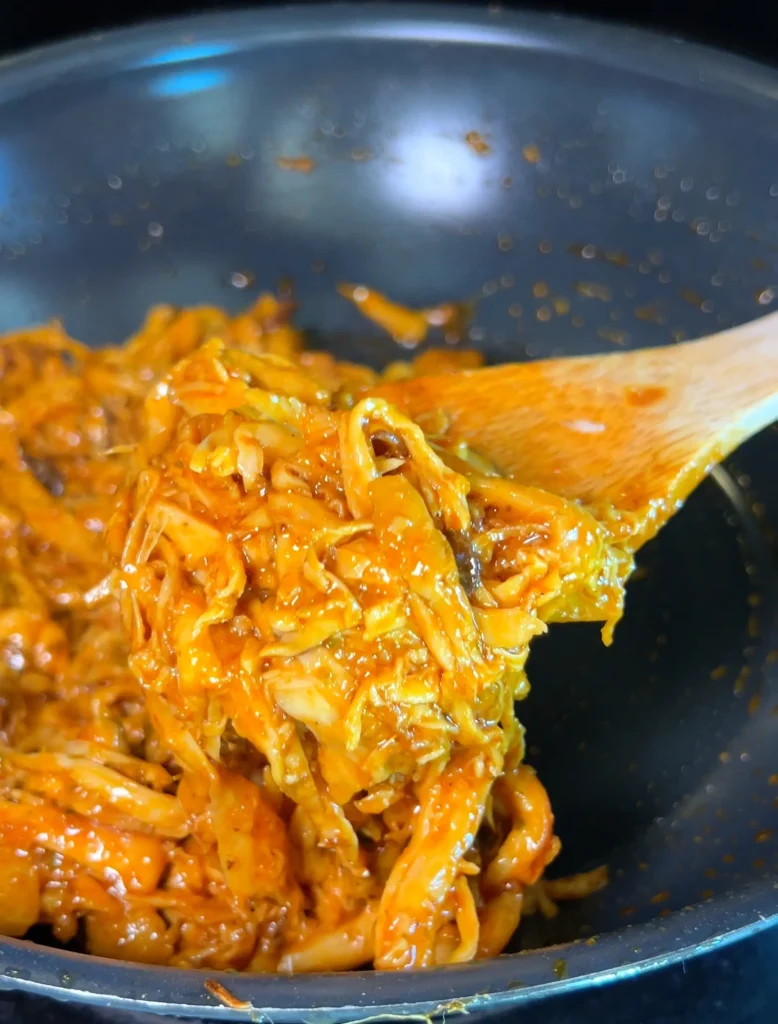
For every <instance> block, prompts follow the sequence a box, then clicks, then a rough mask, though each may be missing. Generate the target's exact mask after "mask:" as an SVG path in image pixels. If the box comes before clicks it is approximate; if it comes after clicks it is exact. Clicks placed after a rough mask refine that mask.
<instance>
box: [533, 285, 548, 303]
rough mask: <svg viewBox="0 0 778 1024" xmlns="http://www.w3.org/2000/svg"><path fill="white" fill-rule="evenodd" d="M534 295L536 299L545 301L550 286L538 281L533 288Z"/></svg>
mask: <svg viewBox="0 0 778 1024" xmlns="http://www.w3.org/2000/svg"><path fill="white" fill-rule="evenodd" d="M532 294H533V295H534V296H535V298H536V299H544V298H545V297H546V296H547V295H548V285H547V284H546V282H545V281H536V282H535V283H534V284H533V286H532Z"/></svg>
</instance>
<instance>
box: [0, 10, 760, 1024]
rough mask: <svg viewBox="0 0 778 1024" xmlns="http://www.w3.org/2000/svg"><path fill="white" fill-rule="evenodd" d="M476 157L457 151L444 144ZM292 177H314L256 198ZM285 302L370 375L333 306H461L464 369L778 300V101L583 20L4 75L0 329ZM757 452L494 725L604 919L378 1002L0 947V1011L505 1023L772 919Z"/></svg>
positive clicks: (114, 53)
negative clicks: (510, 1014) (279, 295)
mask: <svg viewBox="0 0 778 1024" xmlns="http://www.w3.org/2000/svg"><path fill="white" fill-rule="evenodd" d="M472 133H477V135H478V139H479V140H480V143H482V145H481V144H479V145H478V146H474V145H472V144H469V143H468V141H467V137H468V136H470V137H471V140H472V138H473V137H474V136H473V135H472ZM282 157H287V158H289V157H294V158H298V157H307V158H308V159H309V160H310V161H311V167H310V168H308V169H309V173H298V172H295V171H289V170H282V169H281V168H280V167H279V165H278V160H279V158H282ZM281 280H287V281H291V282H293V286H294V289H295V293H296V297H297V299H298V301H299V303H300V309H301V314H300V316H301V322H302V324H303V326H307V327H308V328H310V329H311V331H312V333H313V335H314V338H315V341H316V343H317V344H326V345H331V346H333V347H335V348H336V349H337V351H338V352H339V353H340V354H341V355H344V356H347V357H358V358H359V359H360V360H363V361H369V362H374V363H381V362H384V361H387V360H388V359H390V358H397V349H396V347H395V346H394V345H393V344H392V343H390V342H387V341H386V340H385V339H382V338H381V337H380V336H378V335H377V334H373V333H371V330H370V329H369V328H367V327H366V326H365V323H364V321H361V320H360V319H359V318H358V315H357V314H356V313H355V312H354V310H353V309H352V308H351V307H349V305H348V304H347V303H345V302H344V301H343V300H342V299H341V298H340V297H339V296H338V294H337V292H336V284H337V282H339V281H343V280H346V281H363V282H365V283H369V284H370V285H372V286H374V287H377V288H379V289H381V290H382V291H385V292H387V293H388V294H390V295H391V296H392V297H393V298H395V299H397V300H399V301H403V302H406V303H408V304H409V305H412V306H417V305H418V306H422V305H423V306H429V305H432V304H434V303H435V302H438V301H442V300H459V299H475V300H477V301H475V307H474V308H475V312H474V316H473V320H472V323H471V324H470V327H469V339H468V341H469V343H470V344H472V345H474V346H476V347H479V348H482V349H483V350H484V351H485V352H486V353H487V355H488V358H489V359H490V360H491V361H500V360H517V359H538V358H543V357H547V356H551V355H560V354H571V355H572V354H579V353H588V352H595V351H613V350H614V349H618V348H622V347H623V348H629V347H632V346H640V345H670V344H674V343H675V342H677V341H679V340H681V339H683V338H690V337H694V336H698V335H703V334H708V333H711V332H713V331H715V330H716V329H718V328H724V327H727V326H730V325H733V324H736V323H740V322H743V321H745V320H748V319H750V318H753V317H755V316H757V315H759V314H760V313H762V312H765V311H767V310H769V309H770V308H772V306H773V305H774V304H775V302H777V301H778V73H776V72H774V71H771V70H769V69H766V68H763V67H760V66H758V65H755V64H752V63H749V62H747V61H745V60H741V59H739V58H734V57H729V56H727V55H725V54H722V53H716V52H713V51H708V50H704V49H701V48H698V47H694V46H691V45H689V44H685V43H680V42H676V41H674V40H671V39H664V38H658V37H655V36H651V35H648V34H644V33H640V32H636V31H629V30H624V29H617V28H609V27H607V26H604V25H589V24H586V23H581V22H574V21H566V20H557V19H553V18H550V17H542V16H531V15H517V14H509V13H504V12H502V11H500V10H499V9H494V10H486V9H483V10H477V11H467V10H462V9H456V10H453V9H452V10H448V9H446V8H443V7H435V8H423V7H412V6H407V7H406V6H375V7H373V6H371V7H348V6H345V7H344V6H337V7H331V8H329V7H317V8H305V9H297V10H295V9H294V8H287V9H279V10H276V11H273V10H267V11H263V12H261V13H248V12H244V13H241V14H231V15H223V16H222V15H220V16H213V17H204V18H197V19H191V20H186V21H180V22H170V23H166V24H161V25H156V26H148V27H142V28H136V29H131V30H129V31H124V32H118V33H114V34H108V35H106V36H101V37H90V38H86V39H81V40H76V41H73V42H69V43H65V44H63V45H59V46H56V47H52V48H50V49H47V50H41V51H38V52H35V53H31V54H28V55H24V56H21V57H17V58H11V59H7V60H5V61H4V62H2V64H1V65H0V328H1V329H6V328H11V327H15V326H18V325H20V324H25V323H30V322H33V321H40V320H44V319H47V318H50V317H52V316H59V317H62V318H63V319H64V321H65V323H66V325H67V327H68V329H69V331H70V332H71V333H72V334H73V335H75V336H77V337H82V338H85V339H86V340H88V341H90V342H93V343H95V344H99V343H106V342H115V341H118V340H120V339H121V338H122V337H124V336H125V335H126V334H127V333H128V332H129V331H131V330H132V329H133V328H134V327H135V326H136V325H137V324H138V322H139V321H140V319H141V317H142V315H143V313H144V311H145V309H146V307H147V306H149V305H151V304H153V303H155V302H159V301H166V302H174V303H180V304H186V303H196V302H202V301H209V302H215V303H217V304H220V305H225V306H228V307H230V308H233V309H238V308H239V307H241V306H242V305H245V304H247V303H248V302H249V301H250V300H251V297H252V292H253V290H254V289H255V288H257V287H260V286H262V287H271V288H272V287H274V286H276V285H277V284H278V282H279V281H281ZM776 455H778V434H776V432H775V430H772V429H771V430H768V431H766V432H765V433H763V434H762V435H760V436H759V437H757V438H755V439H754V440H753V441H751V442H749V444H748V445H746V446H745V447H744V448H743V449H742V450H741V451H740V452H739V453H738V454H737V455H736V456H735V457H734V458H733V459H731V460H730V461H729V462H728V463H727V464H726V465H725V466H723V467H721V468H719V469H718V470H717V471H716V472H715V473H714V475H713V477H712V479H710V480H709V481H707V482H706V483H705V484H704V485H703V486H702V487H701V488H700V489H699V490H698V491H697V492H696V493H695V494H694V495H693V496H692V498H691V499H690V501H689V502H688V504H687V507H686V508H685V509H684V510H683V511H682V512H681V513H680V514H679V515H678V516H677V518H676V519H675V520H673V522H671V524H670V525H669V526H668V527H667V528H666V529H665V530H664V531H663V532H662V533H661V535H660V536H659V537H658V539H657V540H655V541H654V542H652V543H651V544H650V545H649V546H648V547H647V548H646V549H645V551H644V552H643V553H642V555H641V559H640V569H639V572H638V573H637V574H636V576H635V578H634V580H633V582H632V583H631V584H630V587H629V593H628V602H627V614H626V616H625V618H624V620H623V622H622V623H621V624H620V625H619V627H618V629H617V632H616V640H615V643H614V645H613V647H612V648H610V649H605V648H603V647H602V646H601V643H600V639H599V633H598V630H597V629H596V628H591V629H589V628H587V627H585V626H576V627H566V628H565V629H563V630H557V629H552V630H551V632H550V634H549V635H548V636H547V637H544V638H541V640H539V641H538V642H537V644H536V646H535V649H534V650H533V653H532V656H531V661H530V675H531V680H532V683H533V691H532V694H531V695H530V697H529V698H528V700H527V701H526V702H525V703H524V705H523V707H522V709H521V714H522V718H523V721H524V722H525V724H526V726H527V730H528V749H529V759H530V761H531V762H532V763H533V764H534V765H535V766H536V767H537V769H538V771H539V772H540V774H541V777H542V778H543V779H544V781H545V783H546V785H547V786H548V788H549V790H550V794H551V798H552V802H553V804H554V808H555V811H556V821H557V831H558V834H559V835H560V837H561V839H562V842H563V844H564V852H563V855H562V860H561V861H560V862H559V865H558V867H559V870H560V871H564V872H568V871H572V872H574V871H578V870H585V869H587V868H590V867H593V866H595V865H597V864H600V863H602V862H603V861H607V862H608V863H609V864H610V865H611V873H612V881H611V884H610V885H609V886H608V887H607V889H605V890H604V891H602V892H600V893H598V894H596V895H595V896H593V897H591V898H589V899H588V900H587V901H584V902H583V903H580V904H576V905H569V906H567V907H566V908H565V911H564V912H563V913H562V914H560V915H559V917H557V918H556V919H554V920H553V921H551V922H545V923H543V924H542V926H541V924H540V923H538V922H536V921H535V920H534V919H531V920H530V921H528V922H527V924H526V926H524V927H522V929H521V931H520V933H519V934H518V936H517V937H516V939H515V944H514V951H513V953H511V954H509V955H505V956H502V957H500V958H498V959H497V960H494V961H491V962H485V963H479V964H474V965H469V966H465V967H460V968H450V969H440V970H432V971H426V972H416V973H411V974H403V975H390V974H378V973H372V972H359V973H353V974H349V975H342V976H329V975H310V976H306V977H300V978H286V977H275V976H274V977H266V976H253V977H252V976H246V975H229V976H224V977H220V978H217V980H220V981H221V983H222V984H224V985H225V986H226V987H227V988H228V989H229V990H230V992H232V993H233V994H234V996H235V997H236V999H237V1000H239V1001H245V1002H246V1003H248V1004H250V1005H249V1007H248V1008H247V1007H245V1006H243V1007H232V1008H230V1007H228V1006H225V1005H223V1004H222V1003H221V1002H220V1001H219V1000H218V999H216V998H215V997H214V996H213V995H211V994H210V992H209V991H208V990H207V989H206V988H205V986H204V981H205V979H206V977H207V975H206V974H204V973H202V972H193V971H183V970H181V971H173V970H168V969H162V968H154V967H141V966H136V965H130V964H122V963H117V962H113V961H108V960H99V959H97V958H87V957H85V956H82V955H80V954H78V953H72V952H68V951H62V950H56V949H53V948H49V947H47V946H45V945H42V944H35V943H33V942H29V941H17V940H10V939H9V940H2V941H0V988H3V989H7V990H23V991H26V992H28V993H32V994H36V993H37V994H39V995H48V996H53V997H55V998H58V999H64V1000H68V1001H69V1002H71V1003H82V1004H92V1005H97V1006H102V1007H107V1008H113V1009H125V1010H136V1011H143V1012H153V1013H166V1014H172V1015H177V1016H195V1017H219V1018H222V1019H228V1018H229V1019H238V1018H240V1019H245V1018H247V1017H251V1018H252V1019H256V1020H261V1019H268V1018H269V1019H272V1020H274V1021H275V1020H278V1021H286V1020H301V1019H304V1020H306V1021H322V1022H324V1021H327V1022H330V1021H333V1022H334V1021H341V1020H358V1019H363V1018H368V1017H375V1016H382V1015H387V1014H402V1015H419V1014H424V1015H429V1014H432V1015H434V1014H435V1013H446V1015H447V1016H450V1015H451V1014H456V1013H462V1012H465V1011H467V1012H469V1013H471V1014H473V1013H476V1012H483V1013H487V1012H489V1011H492V1012H495V1013H496V1012H497V1011H498V1010H507V1009H508V1008H510V1007H513V1006H514V1005H516V1004H521V1003H523V1002H527V1001H530V1000H536V999H540V998H543V997H545V996H547V995H549V994H551V993H554V992H560V991H564V990H570V989H573V988H576V987H582V986H588V985H592V984H602V983H603V982H604V981H607V980H612V979H614V978H618V977H620V976H626V975H629V974H634V973H635V972H638V971H643V970H648V969H650V968H652V967H656V966H658V965H660V964H664V963H668V962H671V961H673V960H675V959H687V958H689V957H690V956H692V955H694V954H695V953H702V952H704V951H706V950H709V949H711V948H713V947H715V946H717V945H720V944H721V943H724V942H728V941H731V940H733V939H736V938H738V937H741V936H743V935H745V934H747V933H753V932H754V931H756V930H758V929H761V928H763V927H766V926H767V925H768V924H769V922H770V920H771V919H772V918H773V917H774V915H775V914H776V912H778V875H776V868H778V742H777V740H778V637H776V571H775V547H774V536H773V530H774V525H775V524H776V523H777V522H778V474H776V471H775V464H776Z"/></svg>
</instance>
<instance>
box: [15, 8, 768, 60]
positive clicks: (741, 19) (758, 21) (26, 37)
mask: <svg viewBox="0 0 778 1024" xmlns="http://www.w3.org/2000/svg"><path fill="white" fill-rule="evenodd" d="M475 2H477V0H475ZM502 4H503V6H511V2H510V0H502ZM255 5H256V4H255ZM241 6H244V7H245V6H252V5H251V4H248V3H241V2H240V0H228V2H226V3H221V4H220V3H219V2H218V0H211V2H210V3H209V2H208V0H199V2H198V0H108V2H97V0H72V2H71V3H68V2H64V3H56V4H52V5H51V6H50V7H49V8H48V9H47V10H46V13H45V14H44V13H43V9H42V5H41V4H39V3H34V2H31V0H3V2H2V3H0V49H4V50H9V49H18V48H20V47H22V46H28V45H32V44H34V43H39V42H43V41H47V40H49V39H55V38H58V37H61V36H63V35H72V34H75V33H78V32H85V31H91V30H94V29H96V28H107V27H110V26H113V25H119V24H126V23H129V22H132V21H140V20H143V19H144V18H149V17H165V16H170V15H175V14H181V13H185V12H187V11H196V10H213V9H215V8H219V7H233V8H234V7H241ZM523 6H530V7H534V8H536V9H551V10H557V11H563V12H567V13H571V14H579V15H589V16H592V15H594V16H597V17H601V18H608V19H615V20H619V21H623V22H630V23H633V24H636V25H643V26H647V27H650V28H655V29H659V30H662V31H666V32H671V33H673V34H676V35H683V36H687V37H689V38H694V39H700V40H703V41H705V42H709V43H713V44H714V45H718V46H723V47H725V48H727V49H730V50H739V51H741V52H743V53H746V54H749V55H751V56H754V57H759V58H761V59H763V60H771V61H774V62H778V13H776V8H775V3H774V0H737V2H736V3H732V2H728V0H708V2H703V0H552V2H548V3H543V2H538V0H536V2H535V3H534V4H525V5H523Z"/></svg>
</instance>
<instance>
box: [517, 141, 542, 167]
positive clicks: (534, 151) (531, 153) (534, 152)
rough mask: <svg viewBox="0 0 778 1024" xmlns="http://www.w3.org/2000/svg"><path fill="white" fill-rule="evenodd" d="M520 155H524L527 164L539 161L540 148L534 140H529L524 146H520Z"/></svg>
mask: <svg viewBox="0 0 778 1024" xmlns="http://www.w3.org/2000/svg"><path fill="white" fill-rule="evenodd" d="M521 155H522V156H523V157H524V159H525V160H526V161H527V163H528V164H538V163H540V150H539V149H538V147H537V146H536V145H535V143H534V142H529V143H527V145H526V146H522V147H521Z"/></svg>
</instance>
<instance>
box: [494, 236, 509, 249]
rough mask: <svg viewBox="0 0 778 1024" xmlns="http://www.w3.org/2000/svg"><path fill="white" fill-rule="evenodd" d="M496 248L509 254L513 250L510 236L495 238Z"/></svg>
mask: <svg viewBox="0 0 778 1024" xmlns="http://www.w3.org/2000/svg"><path fill="white" fill-rule="evenodd" d="M497 248H498V249H499V250H500V252H510V251H511V249H512V248H513V239H512V238H511V236H510V235H498V236H497Z"/></svg>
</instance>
